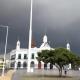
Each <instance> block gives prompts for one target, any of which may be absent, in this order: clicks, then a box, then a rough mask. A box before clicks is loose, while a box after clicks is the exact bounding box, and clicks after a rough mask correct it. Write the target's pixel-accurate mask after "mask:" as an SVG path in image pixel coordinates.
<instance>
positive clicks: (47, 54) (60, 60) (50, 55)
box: [37, 48, 80, 76]
mask: <svg viewBox="0 0 80 80" xmlns="http://www.w3.org/2000/svg"><path fill="white" fill-rule="evenodd" d="M37 60H38V61H43V62H44V63H51V64H55V65H56V67H57V68H58V70H59V75H60V76H62V68H63V66H64V65H67V64H69V63H71V64H72V65H80V57H78V56H76V55H75V54H74V53H72V52H71V51H68V50H67V49H65V48H57V49H55V50H43V51H41V52H38V57H37Z"/></svg>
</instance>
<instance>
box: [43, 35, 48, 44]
mask: <svg viewBox="0 0 80 80" xmlns="http://www.w3.org/2000/svg"><path fill="white" fill-rule="evenodd" d="M47 40H48V39H47V35H44V37H43V43H47Z"/></svg>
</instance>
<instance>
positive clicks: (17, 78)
mask: <svg viewBox="0 0 80 80" xmlns="http://www.w3.org/2000/svg"><path fill="white" fill-rule="evenodd" d="M39 75H40V76H45V75H48V76H53V75H54V76H58V75H59V72H58V70H34V72H32V73H27V70H26V69H24V70H16V72H15V73H14V74H13V76H12V79H11V80H21V77H22V76H39ZM64 75H65V74H64V71H63V76H64ZM67 76H70V77H77V78H78V79H79V80H80V71H74V70H69V71H67Z"/></svg>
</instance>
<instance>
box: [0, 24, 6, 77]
mask: <svg viewBox="0 0 80 80" xmlns="http://www.w3.org/2000/svg"><path fill="white" fill-rule="evenodd" d="M0 27H4V28H6V29H7V32H6V42H5V53H4V61H3V69H2V76H4V70H5V63H6V51H7V40H8V26H3V25H1V26H0Z"/></svg>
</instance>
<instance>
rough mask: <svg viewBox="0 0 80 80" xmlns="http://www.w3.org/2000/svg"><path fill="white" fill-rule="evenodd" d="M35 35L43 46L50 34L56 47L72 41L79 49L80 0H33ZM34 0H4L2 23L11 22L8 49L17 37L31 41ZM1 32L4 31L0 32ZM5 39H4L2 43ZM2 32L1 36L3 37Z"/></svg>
mask: <svg viewBox="0 0 80 80" xmlns="http://www.w3.org/2000/svg"><path fill="white" fill-rule="evenodd" d="M33 1H34V3H33V37H34V39H35V41H36V44H37V46H38V47H39V46H40V44H41V42H42V37H43V35H44V34H45V33H46V34H47V35H48V38H49V41H50V44H52V45H51V46H52V47H60V46H62V47H65V46H66V43H67V42H70V44H71V49H72V50H73V51H75V52H76V53H79V52H80V50H79V48H80V37H79V35H80V0H33ZM29 13H30V0H0V24H2V25H8V26H9V27H10V28H9V39H8V50H9V51H10V50H11V49H12V48H15V46H16V41H17V39H20V41H21V45H22V47H27V45H28V30H29ZM0 34H1V32H0ZM2 36H3V37H4V38H3V39H4V41H3V43H2V42H1V40H0V43H1V46H3V45H2V44H4V42H5V35H4V34H2ZM2 36H1V35H0V38H1V37H2Z"/></svg>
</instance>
